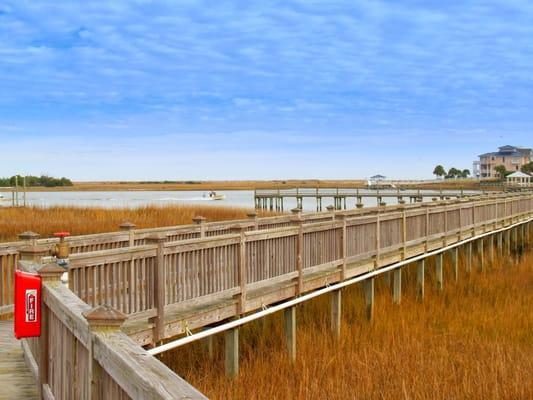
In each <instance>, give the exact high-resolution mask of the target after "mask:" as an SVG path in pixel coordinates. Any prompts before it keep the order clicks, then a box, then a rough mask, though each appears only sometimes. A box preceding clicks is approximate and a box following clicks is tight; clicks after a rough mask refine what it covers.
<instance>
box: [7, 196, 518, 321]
mask: <svg viewBox="0 0 533 400" xmlns="http://www.w3.org/2000/svg"><path fill="white" fill-rule="evenodd" d="M516 196H520V195H519V194H516V195H509V194H502V195H493V196H489V197H477V198H472V201H485V200H486V199H489V200H490V199H500V200H501V201H502V202H503V201H504V200H503V199H513V198H515V197H516ZM428 204H431V206H430V208H431V209H432V208H434V207H437V206H438V204H437V203H428ZM419 209H420V204H410V205H399V206H387V207H385V208H383V207H373V208H367V209H357V210H349V211H343V212H339V211H336V212H335V211H333V212H331V211H327V212H318V213H305V214H301V219H302V221H303V223H304V224H310V223H317V222H321V221H324V222H326V221H330V220H331V219H332V218H334V217H335V215H340V214H341V213H342V214H343V215H345V216H346V217H348V218H349V217H360V216H372V215H376V214H377V213H378V212H380V213H383V211H384V210H386V211H387V212H393V211H395V210H396V211H398V210H402V212H403V210H405V211H406V212H409V211H410V210H419ZM463 214H464V215H463V219H465V218H469V215H468V213H467V212H463ZM477 215H478V218H481V214H480V212H479V211H478V214H477ZM421 218H422V217H419V219H421ZM432 218H436V217H432ZM293 219H294V218H293V216H291V215H280V216H273V217H263V218H257V217H256V216H253V215H252V216H251V217H250V218H248V219H241V220H234V221H221V222H209V223H206V222H205V221H204V220H202V219H199V220H198V221H197V223H195V224H191V225H182V226H170V227H161V228H150V229H134V228H133V227H131V226H128V225H126V226H125V229H127V230H123V231H119V232H109V233H102V234H94V235H84V236H73V237H69V238H67V242H68V244H69V247H70V252H71V254H80V253H93V252H95V251H102V250H112V249H122V248H126V247H130V246H142V245H145V244H147V239H148V238H149V237H151V236H153V235H161V236H163V237H164V238H165V241H167V242H175V241H180V240H189V239H195V238H201V237H206V236H207V237H212V236H221V235H226V234H229V233H230V232H231V227H232V226H234V225H244V226H245V227H246V230H248V231H252V230H264V229H273V228H281V227H287V226H291V225H293V224H294V222H293ZM422 219H423V218H422ZM465 221H466V220H465ZM465 221H463V224H465V223H466V222H465ZM397 223H398V222H396V224H397ZM390 224H391V225H393V224H394V223H392V222H391V223H390ZM432 224H433V225H435V224H437V226H438V222H433V223H432ZM452 224H453V222H452ZM412 225H413V226H412V227H411V228H412V229H415V231H416V229H422V225H421V224H412ZM361 229H362V228H361ZM367 229H370V228H367ZM412 229H409V230H408V233H407V235H408V236H409V237H410V239H414V237H417V236H416V235H415V234H414V233H413V230H412ZM431 229H432V231H435V232H436V229H437V228H431ZM450 229H451V228H450ZM57 242H58V239H57V238H46V239H38V240H34V241H18V242H9V243H2V244H0V267H1V272H0V289H1V290H0V313H2V311H3V310H6V309H7V310H10V309H11V305H12V299H13V274H14V270H15V267H16V265H17V262H18V259H19V256H18V253H19V252H20V251H21V250H22V249H24V248H25V247H27V246H31V245H37V246H41V247H44V248H45V249H51V248H52V247H53V246H54V245H55V244H56V243H57ZM385 243H386V242H385ZM321 256H323V255H321ZM308 257H312V255H311V254H310V255H309V256H308ZM131 309H132V310H135V308H134V307H133V306H132V308H131Z"/></svg>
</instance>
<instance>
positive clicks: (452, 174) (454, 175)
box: [446, 167, 461, 178]
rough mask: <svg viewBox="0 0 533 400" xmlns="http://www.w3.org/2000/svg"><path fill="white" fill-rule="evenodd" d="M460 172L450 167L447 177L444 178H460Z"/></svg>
mask: <svg viewBox="0 0 533 400" xmlns="http://www.w3.org/2000/svg"><path fill="white" fill-rule="evenodd" d="M460 174H461V171H459V170H458V169H457V168H455V167H452V168H450V169H449V170H448V175H446V178H457V177H458V176H460Z"/></svg>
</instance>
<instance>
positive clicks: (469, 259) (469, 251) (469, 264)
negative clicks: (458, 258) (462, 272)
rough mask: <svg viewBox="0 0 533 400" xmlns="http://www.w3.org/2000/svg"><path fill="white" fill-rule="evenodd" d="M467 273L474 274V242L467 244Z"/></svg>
mask: <svg viewBox="0 0 533 400" xmlns="http://www.w3.org/2000/svg"><path fill="white" fill-rule="evenodd" d="M466 272H467V273H470V272H472V242H468V243H467V244H466Z"/></svg>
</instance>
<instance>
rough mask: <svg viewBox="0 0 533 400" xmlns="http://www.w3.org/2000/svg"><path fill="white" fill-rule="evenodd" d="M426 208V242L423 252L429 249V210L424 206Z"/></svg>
mask: <svg viewBox="0 0 533 400" xmlns="http://www.w3.org/2000/svg"><path fill="white" fill-rule="evenodd" d="M425 208H426V241H425V249H424V250H425V251H426V252H427V251H428V249H429V208H428V205H427V204H426V205H425Z"/></svg>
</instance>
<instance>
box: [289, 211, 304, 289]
mask: <svg viewBox="0 0 533 400" xmlns="http://www.w3.org/2000/svg"><path fill="white" fill-rule="evenodd" d="M291 212H292V213H293V215H294V219H293V221H294V222H295V223H297V224H298V238H297V240H296V271H297V272H298V281H297V287H296V289H297V290H296V292H297V293H298V294H299V295H300V294H302V293H303V286H304V277H303V264H304V260H303V247H304V229H303V220H302V213H301V210H300V209H299V208H293V209H292V210H291Z"/></svg>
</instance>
